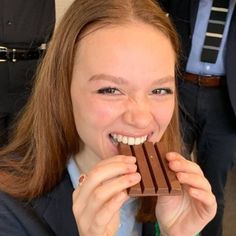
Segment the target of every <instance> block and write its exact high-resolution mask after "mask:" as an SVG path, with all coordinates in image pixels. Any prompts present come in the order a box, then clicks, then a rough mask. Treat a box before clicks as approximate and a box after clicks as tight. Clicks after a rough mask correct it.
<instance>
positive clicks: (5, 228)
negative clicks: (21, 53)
mask: <svg viewBox="0 0 236 236" xmlns="http://www.w3.org/2000/svg"><path fill="white" fill-rule="evenodd" d="M60 22H61V23H60V24H59V25H58V27H57V29H56V31H55V33H54V35H53V38H52V40H51V42H50V43H49V47H48V50H47V53H46V55H45V57H44V59H43V61H42V63H41V64H40V66H39V69H38V73H37V80H36V83H35V87H34V90H33V91H34V92H33V95H32V97H31V99H30V100H29V102H28V104H27V106H26V109H25V113H24V114H23V115H22V117H21V119H20V120H19V123H18V126H17V129H16V132H15V135H14V139H13V140H12V141H11V142H10V143H9V145H8V146H6V147H5V149H3V150H2V151H1V152H0V190H1V192H0V232H1V234H2V235H11V236H14V235H17V236H18V235H21V236H23V235H32V236H35V235H40V236H42V235H43V236H46V235H70V236H78V235H80V236H90V235H96V236H113V235H118V236H124V235H138V236H141V235H143V236H147V235H149V236H154V235H157V233H158V231H157V230H158V228H157V227H156V222H158V225H159V228H160V231H161V235H169V236H178V235H181V236H195V235H197V233H199V232H200V231H201V230H202V228H203V227H204V226H205V225H206V224H207V223H208V222H209V221H210V220H211V219H212V218H213V217H214V215H215V212H216V200H215V197H214V195H213V193H212V191H211V186H210V184H209V182H208V181H207V179H206V178H205V177H204V175H203V173H202V171H201V169H200V168H199V166H198V165H197V164H196V163H194V162H191V161H189V160H187V159H185V158H184V157H183V156H182V155H181V147H180V146H181V142H180V133H179V125H178V102H177V98H176V86H175V70H176V66H177V64H178V60H177V58H178V56H177V55H178V50H179V42H178V39H177V36H176V32H175V31H174V29H173V27H172V25H171V24H170V21H169V19H168V18H167V17H166V16H165V14H164V12H163V11H162V10H161V8H160V7H158V6H157V5H156V4H155V2H154V1H152V0H146V1H143V0H106V1H104V0H97V1H94V0H75V1H74V2H73V4H72V5H71V6H70V7H69V9H68V11H67V12H66V14H65V15H64V17H63V18H62V20H61V21H60ZM160 139H162V142H163V143H164V144H165V145H167V147H168V154H167V155H166V158H167V160H168V162H169V167H170V168H171V169H172V170H173V171H174V172H175V173H176V175H177V178H178V180H179V181H180V183H181V184H182V186H183V194H181V195H178V196H159V197H158V199H157V198H156V197H154V198H150V197H149V198H147V199H146V198H143V199H142V198H129V196H128V195H127V191H126V189H127V188H129V187H131V186H133V185H135V184H137V183H138V182H139V181H140V179H141V177H140V174H139V173H138V172H137V166H136V158H135V157H133V156H124V155H118V143H119V142H122V143H127V144H129V145H131V144H132V143H133V141H134V142H135V143H136V144H141V143H143V142H145V141H150V142H158V141H160Z"/></svg>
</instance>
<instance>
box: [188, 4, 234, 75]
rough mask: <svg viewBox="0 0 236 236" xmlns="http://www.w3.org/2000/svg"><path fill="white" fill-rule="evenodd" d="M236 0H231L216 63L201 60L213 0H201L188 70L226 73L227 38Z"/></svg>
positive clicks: (209, 73) (210, 73)
mask: <svg viewBox="0 0 236 236" xmlns="http://www.w3.org/2000/svg"><path fill="white" fill-rule="evenodd" d="M235 2H236V0H230V2H229V11H228V15H227V20H226V24H225V28H224V33H223V38H222V41H221V45H220V50H219V54H218V57H217V61H216V63H215V64H212V63H206V62H201V60H200V58H201V52H202V47H203V44H204V40H205V33H206V29H207V24H208V19H209V16H210V11H211V6H212V1H209V0H200V3H199V8H198V14H197V19H196V24H195V28H194V33H193V38H192V48H191V51H190V54H189V58H188V62H187V66H186V71H187V72H190V73H193V74H199V75H219V76H221V75H225V60H224V55H225V50H226V40H227V35H228V31H229V24H230V20H231V17H232V13H233V10H234V7H235Z"/></svg>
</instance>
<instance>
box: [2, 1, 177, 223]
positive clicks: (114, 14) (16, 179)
mask: <svg viewBox="0 0 236 236" xmlns="http://www.w3.org/2000/svg"><path fill="white" fill-rule="evenodd" d="M135 20H137V21H141V22H144V23H146V24H149V25H152V26H153V27H155V28H156V29H157V30H159V31H161V32H162V33H163V34H164V35H166V37H167V38H168V39H169V40H170V42H171V44H172V46H173V50H174V51H175V54H176V65H177V61H178V60H177V58H178V53H179V41H178V38H177V35H176V32H175V30H174V29H173V27H172V24H171V22H170V20H169V18H168V17H167V16H166V14H165V13H164V12H163V11H162V10H161V8H160V7H159V6H158V4H157V3H156V2H154V1H152V0H96V1H94V0H75V1H74V2H73V3H72V5H71V6H70V7H69V9H68V10H67V12H66V13H65V15H64V17H63V18H62V19H61V21H60V24H59V25H58V27H57V29H56V31H55V32H54V35H53V37H52V40H51V42H50V43H49V46H48V49H47V53H46V55H45V57H44V59H43V60H42V62H41V63H40V65H39V67H38V71H37V75H36V80H35V86H34V89H33V91H32V96H31V98H30V99H29V102H28V104H27V106H26V107H25V109H24V111H22V115H21V117H20V119H19V121H18V123H17V124H16V126H15V129H14V134H13V136H12V141H11V142H10V144H9V145H8V146H6V147H5V148H3V149H2V150H1V151H0V190H1V191H4V192H7V193H8V194H10V195H12V196H14V197H16V198H19V199H24V200H31V199H33V198H36V197H39V196H40V195H42V194H44V193H46V192H48V191H50V190H51V189H52V188H53V187H55V186H56V185H57V184H58V182H59V181H60V179H61V177H62V174H63V172H64V170H65V169H66V165H67V161H68V158H70V157H71V156H72V155H75V154H76V153H77V152H78V151H79V142H80V138H79V136H78V134H77V131H76V128H75V124H74V118H73V113H72V104H71V96H70V86H71V77H72V70H73V65H74V56H75V52H76V49H77V46H78V44H79V42H80V39H81V38H82V37H84V36H85V35H86V34H87V33H89V31H90V32H91V30H96V29H99V28H100V27H106V25H108V24H113V25H120V24H125V23H129V22H131V21H135ZM162 141H163V142H165V143H166V144H167V145H168V150H175V151H180V133H179V121H178V109H177V99H176V105H175V110H174V115H173V117H172V120H171V122H170V124H169V126H168V128H167V130H166V132H165V134H164V137H163V138H162ZM155 203H156V199H154V198H153V199H152V200H150V199H148V201H147V200H146V199H143V201H142V204H141V209H140V211H139V214H138V218H139V219H140V220H141V221H148V220H151V219H154V213H155V211H154V209H153V208H155Z"/></svg>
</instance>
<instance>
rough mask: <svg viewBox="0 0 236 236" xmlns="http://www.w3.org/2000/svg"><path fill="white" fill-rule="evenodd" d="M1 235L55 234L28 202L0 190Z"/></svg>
mask: <svg viewBox="0 0 236 236" xmlns="http://www.w3.org/2000/svg"><path fill="white" fill-rule="evenodd" d="M0 232H1V236H9V235H11V236H26V235H31V236H42V235H43V236H53V235H54V234H53V233H52V231H50V229H49V228H48V227H47V225H45V224H44V223H43V222H42V221H41V220H40V219H39V218H38V217H37V215H36V214H35V213H34V211H33V210H32V209H31V207H30V205H29V204H28V203H24V202H21V201H19V200H17V199H15V198H13V197H12V196H10V195H8V194H6V193H4V192H1V191H0Z"/></svg>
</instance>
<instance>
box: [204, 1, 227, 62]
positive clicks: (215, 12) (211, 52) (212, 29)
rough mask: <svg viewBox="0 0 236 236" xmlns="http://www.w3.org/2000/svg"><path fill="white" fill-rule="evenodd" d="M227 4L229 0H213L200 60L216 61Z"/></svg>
mask: <svg viewBox="0 0 236 236" xmlns="http://www.w3.org/2000/svg"><path fill="white" fill-rule="evenodd" d="M228 6H229V0H213V4H212V7H211V13H210V17H209V20H208V25H207V31H206V35H205V41H204V45H203V49H202V55H201V61H202V62H209V63H215V62H216V59H217V56H218V52H219V50H220V44H221V41H222V37H223V33H224V26H225V23H226V19H227V13H228Z"/></svg>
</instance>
